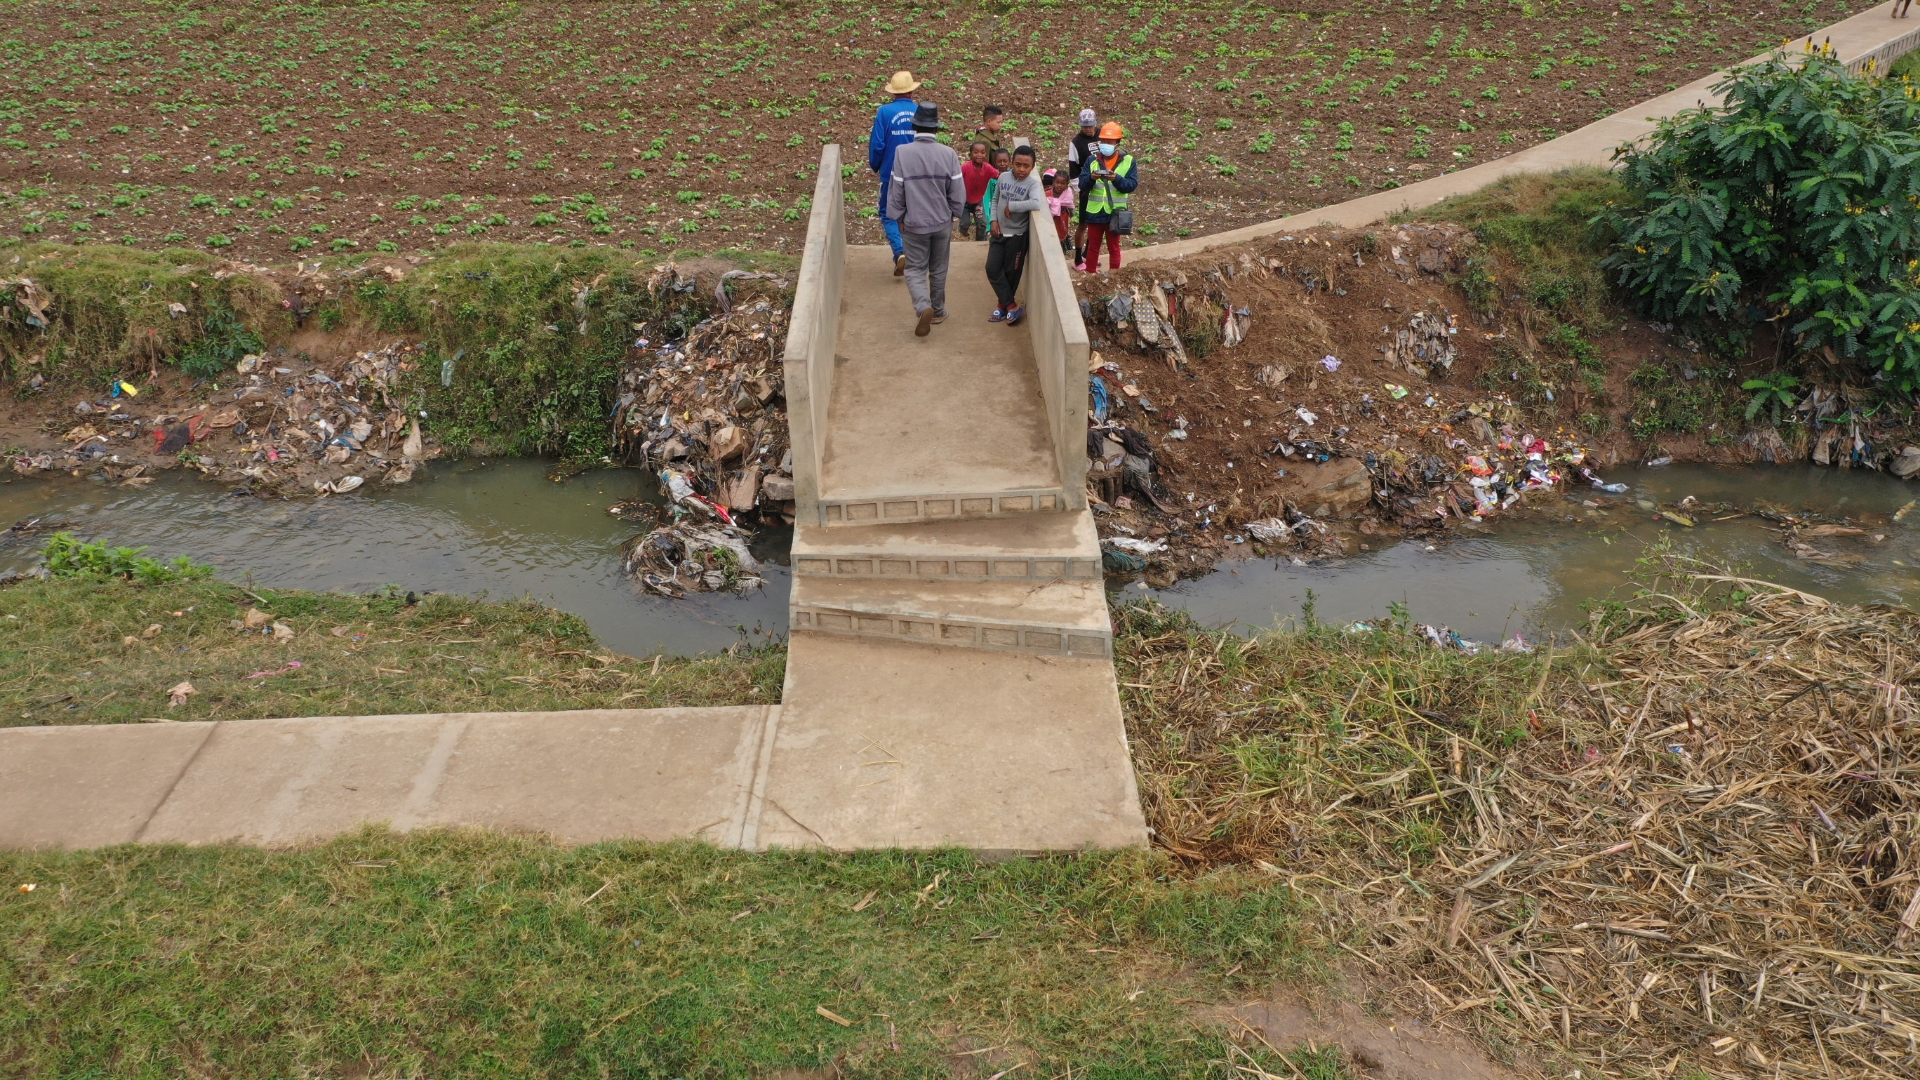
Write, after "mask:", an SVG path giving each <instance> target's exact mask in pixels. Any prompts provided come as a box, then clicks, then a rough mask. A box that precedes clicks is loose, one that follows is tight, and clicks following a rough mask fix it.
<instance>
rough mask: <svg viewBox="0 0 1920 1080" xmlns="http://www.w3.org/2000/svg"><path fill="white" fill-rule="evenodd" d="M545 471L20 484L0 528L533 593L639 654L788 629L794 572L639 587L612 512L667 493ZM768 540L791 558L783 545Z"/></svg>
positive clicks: (523, 466)
mask: <svg viewBox="0 0 1920 1080" xmlns="http://www.w3.org/2000/svg"><path fill="white" fill-rule="evenodd" d="M546 468H547V464H546V463H543V462H538V461H511V462H496V463H491V464H482V463H480V462H459V463H452V464H445V465H436V466H434V467H433V468H431V469H430V470H427V471H425V472H423V473H422V474H421V475H420V476H418V477H417V478H416V479H415V480H414V481H413V482H412V483H410V484H407V485H405V486H404V487H395V488H382V489H378V490H375V489H373V488H371V487H369V488H363V489H362V490H361V491H357V492H354V493H352V494H349V495H344V496H338V497H334V498H328V499H324V500H307V501H298V502H284V501H278V500H263V499H252V498H242V497H235V496H233V495H230V494H228V493H227V491H226V490H225V489H224V488H222V487H219V486H217V485H214V484H210V483H207V482H206V481H205V480H204V479H201V478H199V477H196V476H186V475H181V474H180V473H179V472H170V473H164V474H162V475H161V476H160V477H159V478H158V479H156V480H155V481H154V483H152V484H150V485H147V486H145V487H132V488H129V487H120V486H111V485H108V484H106V483H104V482H101V481H95V480H86V479H77V478H73V477H68V476H55V477H44V476H9V477H5V478H4V479H5V481H6V482H0V526H4V525H6V524H10V523H13V522H17V521H23V520H27V519H32V518H47V519H58V520H60V521H64V522H68V523H70V527H71V531H72V532H74V533H75V534H76V535H79V536H81V537H83V538H86V539H100V540H105V541H107V542H109V543H112V544H124V545H128V546H134V547H145V548H147V549H148V551H147V553H148V554H149V555H154V556H159V557H166V558H171V557H173V556H176V555H186V556H189V557H191V558H193V559H195V560H197V561H200V562H204V563H211V564H212V565H213V566H215V567H216V568H217V572H218V574H219V576H220V577H221V578H223V579H226V580H231V581H245V580H248V579H249V578H251V580H252V581H254V582H257V583H258V584H260V585H263V586H267V587H280V588H301V589H321V590H327V589H338V590H348V591H356V592H366V591H370V590H373V589H378V588H380V587H381V586H382V585H387V584H392V585H398V586H400V587H401V588H404V589H411V590H413V591H415V592H421V593H425V592H430V591H431V592H449V593H462V594H466V595H480V594H483V593H484V594H486V595H489V596H492V597H494V598H495V599H504V598H509V597H517V596H523V595H531V596H533V597H534V598H536V599H538V600H540V601H542V602H544V603H547V604H550V605H552V606H554V607H557V608H560V609H561V610H564V611H570V612H573V613H574V614H577V615H579V616H581V617H583V618H585V619H586V620H587V622H588V623H589V624H591V625H592V627H593V630H594V633H595V634H596V635H598V637H599V639H600V641H601V643H602V644H604V645H606V646H608V647H609V648H612V649H615V650H617V651H620V652H623V653H628V654H631V655H637V656H646V655H649V654H651V653H654V652H656V651H665V652H669V653H675V654H689V653H698V652H706V651H713V650H717V649H724V648H726V647H727V646H729V645H731V644H733V643H734V642H736V641H739V640H740V633H739V631H738V630H736V629H735V628H736V627H745V628H746V629H747V630H748V631H749V632H752V631H755V630H757V631H758V632H759V633H761V634H769V633H771V634H784V633H785V632H786V626H787V610H786V608H787V590H788V586H787V576H786V571H785V569H784V568H782V567H779V566H770V567H768V572H767V587H766V588H765V589H764V590H761V591H759V592H757V593H751V594H748V595H747V596H745V597H734V596H731V595H720V596H706V597H700V598H695V599H687V600H667V599H664V598H661V597H657V596H652V595H647V594H641V593H638V592H636V591H635V590H634V589H633V588H632V586H631V585H629V584H628V583H627V581H626V580H625V579H624V578H623V577H622V576H621V574H620V570H619V547H620V543H621V541H623V540H625V539H627V538H628V537H629V536H632V535H633V534H634V533H635V532H637V531H639V530H638V528H637V526H635V525H633V524H631V523H628V522H623V521H621V520H619V519H617V518H614V517H612V516H611V515H609V514H608V513H607V512H606V508H607V506H609V505H610V504H612V503H613V502H615V501H617V500H619V499H623V498H631V497H634V496H636V495H645V496H647V497H655V496H654V492H655V491H656V490H657V488H658V484H656V483H655V482H653V481H652V480H651V478H649V477H646V476H645V475H644V474H642V473H639V472H633V471H626V470H616V471H606V472H596V473H588V474H586V475H584V476H580V477H576V478H574V479H572V480H569V481H567V482H564V483H554V482H553V481H550V480H548V479H546V477H545V470H546ZM765 540H766V542H767V543H768V544H769V545H770V546H773V547H777V548H778V549H779V550H780V551H781V552H782V554H781V555H780V557H781V559H783V560H784V558H785V555H784V551H785V547H786V538H785V536H770V537H766V538H765ZM42 543H44V537H43V536H42V537H35V538H33V539H31V540H28V541H24V542H15V543H10V544H5V543H0V571H3V570H7V569H15V570H25V569H27V568H28V567H31V566H33V565H34V564H35V563H36V562H37V561H38V560H37V559H36V557H35V553H36V552H37V550H38V548H39V546H40V545H41V544H42Z"/></svg>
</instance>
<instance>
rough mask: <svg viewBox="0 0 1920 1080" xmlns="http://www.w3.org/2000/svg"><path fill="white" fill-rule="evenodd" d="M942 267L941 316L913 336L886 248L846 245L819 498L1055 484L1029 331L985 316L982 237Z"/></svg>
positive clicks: (988, 304) (909, 310)
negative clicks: (943, 318)
mask: <svg viewBox="0 0 1920 1080" xmlns="http://www.w3.org/2000/svg"><path fill="white" fill-rule="evenodd" d="M950 266H951V269H950V271H949V274H948V277H947V310H948V313H949V317H948V319H947V321H946V322H944V323H942V324H940V325H939V326H936V327H934V328H933V331H932V333H930V334H928V335H927V336H926V337H923V338H921V337H915V336H913V326H914V316H913V304H912V303H911V302H910V301H909V300H908V299H907V287H906V284H905V281H904V279H902V278H897V277H894V276H893V256H892V254H891V253H890V252H889V251H888V250H887V249H886V248H885V247H883V246H882V247H849V248H847V265H846V270H845V273H846V281H845V283H844V285H843V286H842V288H843V290H844V291H843V292H842V294H841V295H842V297H843V299H842V301H841V308H840V342H839V345H838V346H837V347H836V350H835V352H836V354H837V355H836V356H835V358H834V364H835V366H834V373H833V403H832V405H831V406H830V408H829V409H828V412H827V433H826V450H825V453H824V455H823V458H824V460H823V461H822V464H821V467H820V491H821V498H822V499H823V500H834V501H851V500H857V499H861V498H879V497H884V496H888V495H945V494H955V495H958V494H973V493H983V494H984V493H992V492H1001V491H1029V490H1046V489H1052V490H1058V489H1059V487H1060V470H1059V468H1058V466H1057V465H1056V464H1055V462H1054V456H1053V444H1052V441H1051V439H1050V437H1049V436H1048V433H1047V418H1046V414H1045V411H1044V404H1043V403H1042V401H1041V397H1040V379H1039V376H1038V374H1036V373H1035V371H1034V367H1033V346H1032V345H1031V343H1030V340H1029V338H1028V336H1027V333H1026V329H1025V327H1014V328H1008V327H1006V326H1002V325H999V324H995V323H989V322H987V313H988V312H989V311H992V310H993V290H992V289H991V288H989V287H988V285H987V245H986V244H982V243H956V244H954V245H953V259H952V262H951V264H950Z"/></svg>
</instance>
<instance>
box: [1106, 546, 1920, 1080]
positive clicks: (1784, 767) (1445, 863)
mask: <svg viewBox="0 0 1920 1080" xmlns="http://www.w3.org/2000/svg"><path fill="white" fill-rule="evenodd" d="M1122 630H1123V632H1124V633H1125V635H1126V636H1127V637H1128V638H1129V639H1130V640H1129V641H1128V644H1127V647H1126V648H1125V649H1123V650H1122V653H1123V656H1124V657H1125V659H1124V660H1123V666H1122V671H1121V681H1122V683H1123V684H1125V686H1126V690H1125V692H1126V693H1127V694H1128V696H1129V698H1130V701H1129V708H1128V715H1129V718H1130V719H1129V724H1130V732H1129V734H1130V736H1131V737H1132V739H1133V744H1134V747H1135V753H1136V757H1137V760H1138V761H1139V764H1140V771H1141V781H1142V790H1143V794H1144V796H1145V799H1146V804H1147V807H1148V813H1149V822H1150V824H1151V825H1153V827H1154V829H1155V832H1156V836H1157V839H1158V841H1159V842H1160V843H1161V845H1162V846H1164V847H1165V848H1166V849H1167V850H1169V851H1171V852H1173V853H1174V854H1175V855H1177V856H1179V857H1181V858H1184V859H1187V860H1191V861H1193V862H1194V863H1196V864H1207V863H1214V862H1242V863H1252V864H1254V865H1256V866H1258V867H1260V868H1262V869H1264V870H1266V871H1267V872H1269V873H1272V874H1274V875H1276V876H1277V877H1279V878H1282V879H1284V880H1285V881H1286V882H1288V883H1289V884H1290V885H1292V886H1293V887H1295V888H1297V889H1299V890H1301V891H1303V892H1304V893H1306V894H1307V895H1309V896H1311V897H1313V898H1314V900H1315V902H1317V903H1318V904H1319V905H1320V907H1321V910H1322V912H1323V914H1324V920H1325V926H1324V929H1325V930H1326V932H1327V933H1328V934H1329V935H1330V936H1331V937H1332V939H1333V941H1334V943H1335V944H1336V945H1337V946H1338V947H1339V948H1342V949H1345V950H1347V951H1349V952H1352V953H1353V954H1354V955H1356V956H1357V957H1358V958H1359V960H1360V961H1364V963H1365V964H1366V965H1368V967H1367V969H1366V973H1367V975H1368V977H1369V980H1370V981H1371V982H1372V983H1374V984H1375V988H1376V993H1378V992H1380V988H1381V987H1385V988H1386V991H1385V992H1386V993H1387V995H1388V996H1389V997H1391V998H1392V999H1393V1004H1394V1005H1395V1007H1397V1008H1399V1009H1401V1010H1404V1011H1407V1012H1411V1013H1415V1014H1418V1015H1422V1016H1425V1017H1426V1018H1428V1019H1430V1020H1434V1021H1437V1022H1441V1023H1451V1024H1455V1025H1458V1026H1461V1027H1464V1028H1466V1029H1468V1030H1471V1031H1473V1032H1475V1033H1477V1034H1478V1035H1479V1036H1481V1037H1482V1038H1483V1039H1484V1040H1486V1041H1487V1042H1489V1043H1490V1044H1492V1045H1493V1046H1494V1047H1495V1049H1496V1050H1497V1051H1498V1050H1501V1049H1502V1048H1505V1049H1507V1050H1518V1051H1524V1052H1523V1053H1521V1054H1520V1055H1519V1060H1521V1061H1522V1062H1523V1063H1524V1062H1527V1061H1529V1060H1530V1061H1531V1062H1532V1063H1533V1065H1534V1067H1536V1068H1545V1067H1546V1066H1547V1064H1548V1063H1553V1064H1554V1065H1556V1066H1558V1069H1559V1070H1571V1069H1574V1068H1579V1069H1582V1070H1583V1071H1584V1072H1585V1073H1586V1075H1589V1076H1591V1075H1594V1074H1595V1073H1596V1072H1597V1073H1599V1074H1601V1075H1621V1076H1641V1075H1657V1076H1673V1075H1676V1074H1678V1075H1704V1076H1715V1077H1721V1076H1726V1077H1733V1076H1739V1077H1779V1076H1815V1077H1842V1076H1845V1077H1856V1076H1857V1077H1880V1076H1885V1077H1896V1076H1914V1075H1916V1070H1920V926H1917V925H1916V923H1920V830H1917V829H1916V820H1917V818H1920V760H1916V759H1913V758H1910V757H1909V754H1911V753H1912V752H1913V745H1912V744H1913V742H1914V737H1915V733H1916V721H1917V720H1920V710H1916V706H1915V703H1914V694H1915V692H1916V689H1920V686H1917V684H1920V616H1916V615H1915V614H1913V613H1911V612H1908V611H1904V610H1897V609H1891V608H1880V607H1876V608H1865V609H1862V608H1853V607H1843V606H1840V605H1836V604H1832V603H1829V602H1827V601H1825V600H1823V599H1821V598H1819V597H1814V596H1809V595H1807V594H1804V593H1798V592H1795V591H1793V590H1789V589H1784V588H1781V587H1778V586H1774V585H1770V584H1766V583H1762V582H1755V581H1747V580H1744V579H1739V578H1733V577H1729V576H1727V575H1724V574H1715V573H1711V572H1707V571H1706V569H1705V568H1702V567H1698V566H1686V565H1681V564H1679V563H1677V562H1669V563H1668V564H1667V574H1666V576H1664V577H1663V578H1660V579H1658V580H1656V581H1655V582H1654V584H1653V585H1652V586H1650V587H1648V588H1646V589H1644V590H1642V591H1641V592H1640V593H1639V594H1638V595H1637V596H1636V598H1635V599H1633V600H1631V601H1627V602H1624V603H1615V604H1611V605H1608V606H1606V607H1603V608H1602V609H1600V610H1598V611H1596V612H1595V613H1594V618H1593V622H1592V625H1591V626H1590V627H1589V628H1588V633H1587V634H1586V636H1585V637H1584V639H1582V640H1579V641H1577V642H1576V643H1575V644H1574V645H1573V646H1572V647H1571V648H1562V649H1560V650H1559V651H1558V652H1557V653H1554V654H1549V653H1548V652H1547V651H1545V650H1543V651H1542V652H1540V653H1536V654H1533V655H1514V654H1486V653H1483V654H1480V655H1477V656H1468V655H1465V654H1462V653H1460V652H1458V651H1451V650H1445V651H1443V650H1440V649H1435V648H1432V647H1429V646H1427V645H1424V644H1422V643H1421V641H1420V639H1419V638H1418V636H1417V635H1416V634H1415V633H1414V632H1411V628H1408V627H1405V626H1404V625H1402V626H1398V627H1395V626H1389V627H1387V628H1385V629H1381V630H1376V631H1373V632H1370V633H1366V634H1360V635H1355V634H1351V633H1348V632H1344V631H1341V630H1338V629H1334V628H1328V627H1311V626H1310V627H1309V628H1308V629H1307V630H1305V631H1302V632H1296V633H1285V634H1274V635H1269V636H1265V637H1261V638H1258V639H1255V640H1252V641H1247V640H1243V639H1241V638H1238V637H1234V636H1233V635H1230V634H1216V633H1210V632H1205V631H1201V630H1199V629H1197V628H1195V627H1194V626H1193V625H1192V624H1190V623H1187V622H1184V621H1183V620H1182V619H1181V618H1180V617H1178V616H1174V615H1170V614H1169V613H1167V612H1165V611H1164V610H1160V609H1155V608H1134V609H1129V610H1128V611H1126V612H1125V613H1124V614H1123V616H1122ZM1683 1066H1684V1067H1685V1071H1683ZM1556 1071H1558V1070H1556ZM1563 1074H1564V1073H1563Z"/></svg>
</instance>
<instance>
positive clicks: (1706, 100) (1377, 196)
mask: <svg viewBox="0 0 1920 1080" xmlns="http://www.w3.org/2000/svg"><path fill="white" fill-rule="evenodd" d="M1892 7H1893V5H1891V4H1885V5H1881V6H1879V7H1875V8H1871V9H1869V10H1867V11H1863V12H1861V13H1860V14H1858V15H1855V16H1853V17H1852V18H1850V19H1847V20H1845V21H1843V22H1838V23H1835V24H1833V25H1832V26H1829V27H1827V28H1826V29H1824V30H1818V31H1815V32H1814V33H1813V35H1812V40H1813V42H1814V43H1815V44H1816V45H1818V44H1820V43H1821V42H1826V41H1831V42H1832V44H1833V47H1834V49H1835V51H1836V52H1837V53H1838V54H1839V56H1840V59H1841V60H1843V61H1845V62H1846V64H1847V66H1848V67H1849V68H1852V69H1853V70H1855V71H1860V70H1863V69H1864V68H1865V67H1866V65H1867V63H1868V62H1869V61H1874V62H1876V66H1877V70H1879V71H1882V72H1884V71H1886V70H1887V68H1888V67H1889V66H1890V65H1891V64H1892V63H1893V62H1894V61H1895V60H1897V59H1899V58H1900V57H1902V56H1905V55H1906V54H1907V53H1909V52H1912V51H1913V50H1914V48H1915V47H1916V46H1920V16H1915V17H1911V18H1907V19H1894V18H1891V17H1890V13H1891V9H1892ZM1806 40H1807V39H1806V38H1796V39H1794V41H1793V42H1792V43H1791V44H1790V45H1789V46H1788V50H1789V52H1792V51H1794V50H1798V49H1800V48H1801V46H1802V45H1803V44H1804V43H1805V42H1806ZM1767 55H1768V54H1762V55H1760V56H1756V57H1753V58H1752V59H1751V60H1748V61H1747V63H1752V62H1753V61H1754V60H1763V59H1765V58H1766V56H1767ZM1725 77H1726V72H1725V71H1724V70H1723V71H1716V72H1714V73H1713V74H1711V75H1707V76H1704V77H1702V78H1699V79H1695V80H1694V81H1693V82H1690V83H1688V84H1687V85H1685V86H1682V87H1680V88H1679V89H1677V90H1673V91H1671V92H1669V93H1666V94H1662V95H1660V96H1659V97H1656V98H1652V99H1650V100H1647V101H1643V102H1641V103H1640V104H1638V105H1634V106H1632V107H1631V108H1627V109H1622V110H1620V111H1619V112H1617V113H1614V114H1613V115H1612V116H1608V117H1603V118H1601V119H1599V120H1596V121H1594V122H1593V123H1591V124H1588V125H1587V126H1586V127H1583V128H1579V129H1577V130H1575V131H1571V132H1568V133H1567V134H1565V135H1562V136H1560V137H1559V138H1557V139H1550V140H1548V141H1546V142H1543V143H1541V144H1539V145H1538V146H1530V147H1528V148H1527V149H1525V150H1521V151H1518V152H1517V153H1513V154H1509V155H1507V156H1506V157H1503V158H1499V159H1497V160H1494V161H1489V162H1486V163H1484V164H1481V165H1475V166H1473V167H1472V168H1467V169H1461V170H1459V171H1458V172H1450V173H1446V174H1444V175H1441V176H1436V177H1434V178H1433V179H1431V180H1422V181H1420V182H1418V183H1414V184H1407V185H1405V186H1403V187H1397V188H1393V189H1391V190H1388V191H1380V192H1375V193H1374V194H1372V195H1365V196H1362V197H1360V198H1358V199H1350V200H1348V201H1347V202H1343V203H1335V204H1333V205H1331V206H1323V207H1320V208H1319V209H1317V210H1308V211H1305V212H1304V213H1299V214H1292V215H1289V216H1287V217H1283V218H1275V219H1273V220H1272V221H1263V222H1260V223H1259V224H1257V225H1248V226H1245V227H1243V228H1239V229H1230V230H1228V231H1226V232H1220V233H1211V234H1209V235H1207V236H1196V237H1193V238H1191V239H1188V240H1177V241H1174V242H1172V243H1167V244H1150V245H1148V246H1146V247H1143V248H1138V249H1134V250H1130V251H1128V252H1127V258H1129V259H1175V258H1179V257H1180V256H1182V255H1194V254H1198V253H1200V252H1202V251H1206V250H1209V249H1211V248H1217V247H1226V246H1229V245H1232V244H1244V243H1246V242H1248V241H1251V240H1259V239H1262V238H1264V237H1268V236H1274V235H1277V234H1279V233H1284V232H1289V231H1293V230H1299V229H1311V228H1314V227H1316V226H1321V225H1334V226H1338V227H1340V228H1344V229H1357V228H1360V227H1361V226H1364V225H1371V224H1373V223H1374V222H1376V221H1381V220H1383V219H1385V218H1387V217H1388V216H1390V215H1392V214H1397V213H1400V212H1401V211H1403V210H1418V209H1421V208H1423V207H1427V206H1432V205H1433V204H1434V203H1437V202H1439V201H1440V200H1442V199H1445V198H1447V197H1448V196H1451V195H1464V194H1467V193H1468V192H1473V191H1478V190H1480V189H1481V188H1483V187H1486V186H1487V185H1489V184H1494V183H1498V182H1499V181H1501V180H1504V179H1506V178H1507V177H1509V176H1514V175H1516V174H1519V173H1547V172H1558V171H1560V170H1562V169H1572V168H1582V167H1590V168H1609V167H1611V166H1612V164H1613V151H1614V148H1615V147H1617V146H1619V145H1620V144H1621V143H1625V142H1631V141H1633V140H1635V139H1639V138H1642V137H1644V136H1646V135H1648V134H1650V133H1652V131H1653V130H1654V128H1655V127H1656V126H1657V125H1658V122H1659V121H1660V120H1663V119H1665V118H1667V117H1670V116H1674V115H1676V114H1678V113H1679V112H1681V111H1682V110H1685V109H1691V108H1696V107H1699V106H1701V105H1707V104H1719V101H1720V97H1719V95H1718V94H1715V93H1714V92H1713V87H1714V86H1715V85H1716V84H1717V83H1719V82H1720V80H1721V79H1723V78H1725Z"/></svg>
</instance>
